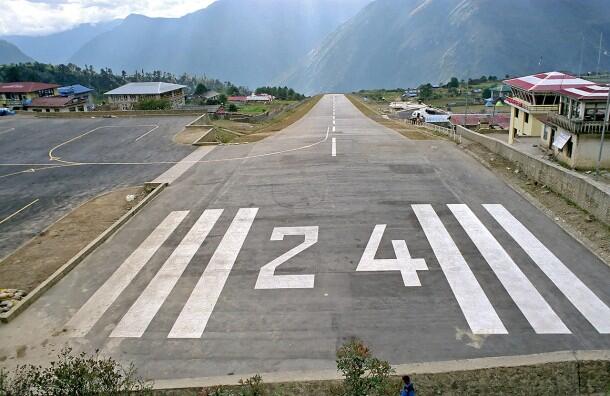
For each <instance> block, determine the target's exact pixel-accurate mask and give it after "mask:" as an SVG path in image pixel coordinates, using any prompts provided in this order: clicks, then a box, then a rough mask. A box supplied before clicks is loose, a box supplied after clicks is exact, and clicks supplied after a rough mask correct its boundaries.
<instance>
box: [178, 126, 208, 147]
mask: <svg viewBox="0 0 610 396" xmlns="http://www.w3.org/2000/svg"><path fill="white" fill-rule="evenodd" d="M209 129H210V128H184V129H183V130H182V131H180V132H178V133H177V134H176V135H175V136H174V142H176V143H178V144H193V142H195V140H198V139H200V138H201V137H202V136H203V135H205V134H206V133H207V131H208V130H209Z"/></svg>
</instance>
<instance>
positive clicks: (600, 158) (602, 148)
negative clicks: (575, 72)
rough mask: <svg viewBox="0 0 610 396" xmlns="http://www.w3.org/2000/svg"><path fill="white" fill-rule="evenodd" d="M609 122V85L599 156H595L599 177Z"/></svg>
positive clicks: (609, 86) (609, 87)
mask: <svg viewBox="0 0 610 396" xmlns="http://www.w3.org/2000/svg"><path fill="white" fill-rule="evenodd" d="M609 122H610V85H608V98H607V99H606V114H605V116H604V125H603V126H602V137H601V141H600V142H599V155H598V156H597V167H596V169H595V173H596V174H597V176H599V167H600V164H601V162H602V152H603V150H604V138H605V137H606V129H607V128H608V123H609Z"/></svg>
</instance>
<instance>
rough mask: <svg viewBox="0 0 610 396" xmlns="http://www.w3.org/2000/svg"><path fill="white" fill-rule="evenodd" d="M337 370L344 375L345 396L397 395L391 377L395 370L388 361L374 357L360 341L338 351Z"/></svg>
mask: <svg viewBox="0 0 610 396" xmlns="http://www.w3.org/2000/svg"><path fill="white" fill-rule="evenodd" d="M337 369H338V370H339V371H341V372H342V373H343V377H344V380H343V390H342V394H343V395H345V396H375V395H379V396H381V395H386V394H388V395H389V394H394V393H396V389H395V384H394V383H393V381H392V380H391V378H390V376H391V375H392V374H393V372H394V370H393V369H392V367H391V366H390V364H389V363H388V362H386V361H383V360H380V359H377V358H376V357H374V356H372V354H371V351H370V350H369V348H368V347H367V346H366V345H365V344H364V343H363V342H362V341H361V340H358V339H352V340H350V341H348V342H347V343H345V344H343V345H342V346H341V348H339V350H338V351H337Z"/></svg>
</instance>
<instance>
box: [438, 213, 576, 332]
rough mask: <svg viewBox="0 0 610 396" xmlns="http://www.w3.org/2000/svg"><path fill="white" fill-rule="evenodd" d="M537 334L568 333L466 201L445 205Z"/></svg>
mask: <svg viewBox="0 0 610 396" xmlns="http://www.w3.org/2000/svg"><path fill="white" fill-rule="evenodd" d="M447 206H448V207H449V209H450V210H451V212H452V213H453V215H454V216H455V218H456V219H457V220H458V222H459V223H460V225H461V226H462V228H464V231H466V233H467V234H468V236H469V237H470V239H471V240H472V242H474V244H475V245H476V247H477V249H479V251H480V252H481V255H482V256H483V257H484V258H485V260H486V261H487V263H488V264H489V266H490V267H491V269H492V270H493V272H494V273H495V274H496V276H497V277H498V279H499V280H500V282H501V283H502V285H503V286H504V288H505V289H506V291H507V292H508V294H510V296H511V298H512V299H513V301H514V302H515V304H517V306H518V307H519V309H520V310H521V312H522V313H523V315H524V316H525V317H526V319H527V320H528V322H529V323H530V324H531V325H532V327H533V328H534V330H535V331H536V333H538V334H570V333H571V332H570V330H569V329H568V328H567V327H566V325H565V324H564V323H563V322H562V321H561V319H560V318H559V316H557V314H556V313H555V312H554V311H553V309H552V308H551V307H550V306H549V304H548V303H547V302H546V301H545V300H544V298H543V297H542V296H541V295H540V293H538V291H537V290H536V288H535V287H534V285H532V283H531V282H530V281H529V279H527V277H526V276H525V274H523V272H522V271H521V269H520V268H519V267H518V266H517V264H515V262H514V261H513V260H512V259H511V257H510V256H509V255H508V253H506V251H505V250H504V249H503V248H502V246H500V244H499V243H498V241H497V240H496V239H495V238H494V237H493V235H492V234H491V232H489V230H488V229H487V228H485V226H484V225H483V223H481V221H480V220H479V219H478V218H477V217H476V215H475V214H474V213H473V212H472V210H470V208H469V207H468V206H466V205H447Z"/></svg>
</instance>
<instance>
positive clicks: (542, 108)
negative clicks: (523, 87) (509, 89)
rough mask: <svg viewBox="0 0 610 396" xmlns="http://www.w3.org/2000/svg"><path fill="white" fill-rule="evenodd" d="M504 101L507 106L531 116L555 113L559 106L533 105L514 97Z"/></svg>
mask: <svg viewBox="0 0 610 396" xmlns="http://www.w3.org/2000/svg"><path fill="white" fill-rule="evenodd" d="M505 101H506V102H507V103H509V104H512V105H514V106H517V107H520V108H522V109H524V110H526V111H528V112H530V113H532V114H543V113H549V112H556V111H558V110H559V105H533V104H529V103H527V102H524V101H522V100H520V99H517V98H514V97H509V98H506V99H505Z"/></svg>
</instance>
